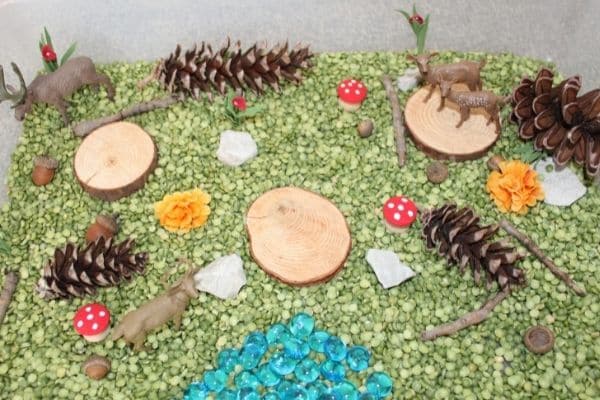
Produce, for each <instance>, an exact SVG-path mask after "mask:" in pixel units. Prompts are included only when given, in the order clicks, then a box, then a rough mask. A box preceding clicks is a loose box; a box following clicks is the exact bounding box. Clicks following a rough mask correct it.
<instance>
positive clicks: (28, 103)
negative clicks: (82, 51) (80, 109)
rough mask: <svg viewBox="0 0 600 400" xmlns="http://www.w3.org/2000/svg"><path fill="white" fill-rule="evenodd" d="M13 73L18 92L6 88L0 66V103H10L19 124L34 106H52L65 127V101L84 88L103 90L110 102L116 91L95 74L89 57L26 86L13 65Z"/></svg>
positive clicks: (36, 79)
mask: <svg viewBox="0 0 600 400" xmlns="http://www.w3.org/2000/svg"><path fill="white" fill-rule="evenodd" d="M11 65H12V69H13V71H14V72H15V74H16V75H17V77H18V78H19V83H20V88H19V90H14V89H12V88H11V87H10V86H8V87H7V85H6V84H5V81H4V71H3V69H2V66H0V102H2V101H4V100H10V101H11V102H12V103H13V108H14V109H15V118H16V119H17V120H18V121H22V120H23V119H24V118H25V114H27V113H29V112H30V111H31V107H32V106H33V104H34V103H46V104H49V105H53V106H54V107H56V108H57V109H58V111H59V112H60V114H61V115H62V119H63V121H64V123H65V125H68V124H69V116H68V114H67V101H66V99H67V98H68V97H69V96H70V95H71V94H73V93H74V92H75V91H77V90H78V89H79V88H81V87H82V86H84V85H92V86H94V87H95V88H98V87H99V86H100V85H102V86H104V87H105V88H106V91H107V92H108V98H109V99H111V100H112V99H113V97H114V95H115V88H114V86H113V84H112V83H111V81H110V78H109V77H108V76H106V75H104V74H102V73H100V72H98V71H96V66H95V65H94V62H93V61H92V60H91V59H90V58H88V57H74V58H72V59H70V60H69V61H67V62H65V63H64V64H63V65H61V66H60V67H59V68H58V69H57V70H56V71H54V72H50V73H48V74H43V75H39V76H37V77H36V78H35V79H34V80H33V81H32V82H31V83H30V84H29V86H26V85H25V81H24V79H23V74H21V71H20V70H19V68H18V67H17V65H16V64H15V63H11Z"/></svg>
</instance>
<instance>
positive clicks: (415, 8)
mask: <svg viewBox="0 0 600 400" xmlns="http://www.w3.org/2000/svg"><path fill="white" fill-rule="evenodd" d="M416 13H417V5H416V4H415V3H413V15H415V14H416Z"/></svg>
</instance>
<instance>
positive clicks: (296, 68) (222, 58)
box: [153, 39, 313, 100]
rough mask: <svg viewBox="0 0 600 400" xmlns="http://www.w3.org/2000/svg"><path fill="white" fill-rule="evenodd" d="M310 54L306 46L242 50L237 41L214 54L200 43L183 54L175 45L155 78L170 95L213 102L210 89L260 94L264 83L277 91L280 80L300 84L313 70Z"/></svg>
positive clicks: (257, 46) (256, 45)
mask: <svg viewBox="0 0 600 400" xmlns="http://www.w3.org/2000/svg"><path fill="white" fill-rule="evenodd" d="M312 56H313V54H312V53H311V52H310V50H309V49H308V47H302V46H300V45H298V46H296V48H294V49H292V50H288V44H287V43H286V44H285V45H283V46H281V45H277V46H275V47H273V48H272V49H270V50H267V49H266V48H265V47H262V46H259V45H258V44H254V45H253V46H252V47H250V48H249V49H248V50H246V51H242V49H241V46H240V42H237V43H236V45H235V46H233V48H232V49H231V50H230V41H229V39H228V40H227V44H226V45H225V46H224V47H223V48H221V49H220V50H218V51H216V52H213V50H212V48H211V46H210V45H209V44H205V43H204V42H202V44H201V45H200V47H199V48H198V47H197V46H196V45H194V47H193V48H192V49H190V50H188V51H186V52H185V53H184V54H182V51H181V46H180V45H177V48H176V49H175V52H173V53H171V55H170V56H169V57H168V58H167V59H166V60H161V61H160V62H159V64H158V65H157V66H156V69H155V70H154V73H153V74H154V76H155V77H156V78H157V79H158V81H159V82H160V83H161V84H162V85H163V86H164V87H165V88H166V89H167V91H168V92H169V93H182V94H186V95H189V96H191V97H193V98H194V99H197V98H199V97H200V94H201V93H202V92H204V93H206V95H207V97H208V98H209V100H212V90H213V89H214V90H216V91H217V92H218V93H220V94H221V95H222V94H224V93H225V91H226V87H227V86H230V87H232V88H234V89H235V90H238V89H240V90H242V89H244V88H245V87H248V88H250V89H251V90H252V91H253V92H255V93H256V94H258V95H260V94H262V93H263V91H264V88H265V84H266V85H269V86H271V87H272V88H273V89H274V90H275V91H279V80H280V79H281V78H284V79H286V80H288V81H291V82H293V83H296V84H298V83H300V82H301V81H302V75H301V71H302V70H303V69H307V68H309V67H312V63H311V62H310V58H311V57H312Z"/></svg>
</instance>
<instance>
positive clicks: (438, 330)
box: [421, 288, 510, 340]
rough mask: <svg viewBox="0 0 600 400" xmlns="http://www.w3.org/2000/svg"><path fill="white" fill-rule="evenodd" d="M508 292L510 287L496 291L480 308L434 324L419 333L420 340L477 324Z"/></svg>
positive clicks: (451, 332) (452, 332) (431, 338)
mask: <svg viewBox="0 0 600 400" xmlns="http://www.w3.org/2000/svg"><path fill="white" fill-rule="evenodd" d="M509 294H510V289H508V288H506V289H504V290H501V291H500V292H498V293H497V294H496V295H495V296H494V297H492V298H491V299H489V300H488V301H487V302H486V303H485V304H484V305H483V306H482V307H481V308H480V309H478V310H475V311H471V312H470V313H468V314H465V315H463V316H462V317H460V318H459V319H457V320H456V321H453V322H449V323H447V324H444V325H440V326H436V327H435V328H432V329H430V330H428V331H424V332H423V333H421V340H435V339H437V338H438V337H440V336H450V335H452V334H454V333H456V332H458V331H460V330H461V329H465V328H467V327H469V326H472V325H477V324H479V323H481V322H483V321H485V319H487V317H488V316H489V314H490V313H491V312H492V310H493V309H494V308H495V307H496V306H497V305H498V304H500V303H501V302H502V300H504V299H505V298H506V297H507V296H508V295H509Z"/></svg>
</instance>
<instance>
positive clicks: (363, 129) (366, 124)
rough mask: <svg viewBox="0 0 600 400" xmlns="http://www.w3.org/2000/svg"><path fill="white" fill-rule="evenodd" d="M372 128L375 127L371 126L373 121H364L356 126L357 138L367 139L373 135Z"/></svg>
mask: <svg viewBox="0 0 600 400" xmlns="http://www.w3.org/2000/svg"><path fill="white" fill-rule="evenodd" d="M374 128H375V126H374V125H373V121H371V120H370V119H365V120H363V121H361V122H360V123H359V124H358V126H357V127H356V130H357V131H358V136H360V137H361V138H368V137H369V136H371V135H372V134H373V129H374Z"/></svg>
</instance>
